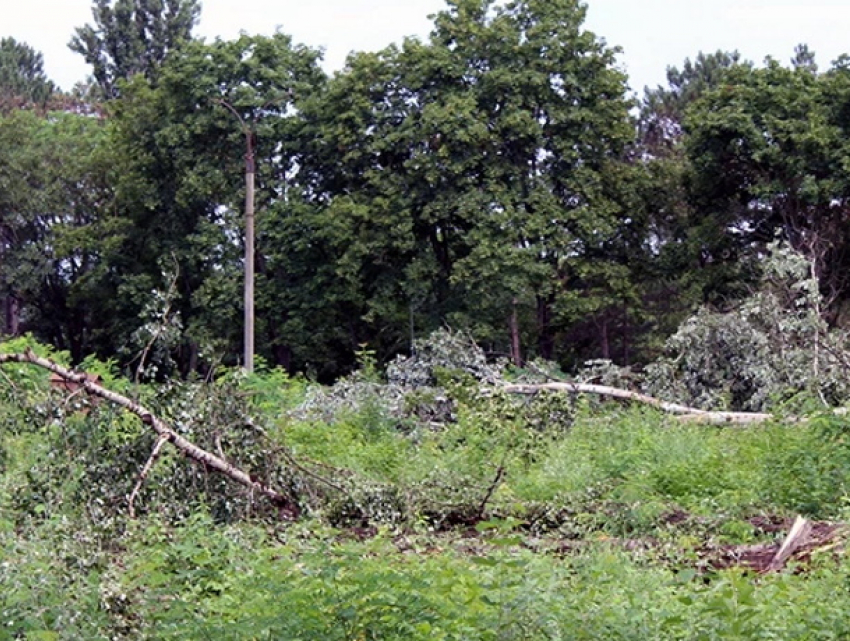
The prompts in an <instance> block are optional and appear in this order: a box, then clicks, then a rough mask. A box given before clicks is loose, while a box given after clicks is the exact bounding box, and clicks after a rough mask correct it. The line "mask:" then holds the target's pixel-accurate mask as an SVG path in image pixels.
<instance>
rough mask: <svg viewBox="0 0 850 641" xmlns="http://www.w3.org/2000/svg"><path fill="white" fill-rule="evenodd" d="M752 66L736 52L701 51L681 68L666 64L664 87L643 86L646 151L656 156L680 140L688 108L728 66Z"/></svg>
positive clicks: (719, 80) (719, 79)
mask: <svg viewBox="0 0 850 641" xmlns="http://www.w3.org/2000/svg"><path fill="white" fill-rule="evenodd" d="M737 66H744V67H752V64H751V63H749V62H742V61H741V54H740V53H738V52H737V51H720V50H718V51H716V52H715V53H710V54H705V53H703V52H700V53H699V54H697V56H696V57H695V58H694V60H693V61H691V59H690V58H686V59H685V62H684V64H683V65H682V68H681V69H679V68H678V67H672V66H671V67H667V86H666V87H664V86H660V85H659V86H658V87H656V88H655V89H650V88H649V87H646V88H645V89H644V99H643V104H642V105H641V114H640V135H641V140H642V142H643V144H644V145H645V147H646V148H647V150H648V151H649V152H650V153H652V154H653V155H658V154H659V153H660V152H661V151H662V149H665V148H666V149H667V150H668V151H669V149H670V148H671V147H672V146H674V145H675V143H677V142H678V141H680V139H681V136H682V123H683V121H684V117H685V112H686V111H687V109H688V107H689V106H690V105H691V104H693V103H694V101H696V100H697V99H698V98H699V97H700V96H701V95H702V94H703V93H705V92H706V91H708V90H711V89H715V88H717V87H718V86H720V85H721V84H722V83H723V82H724V79H725V78H726V77H727V75H728V72H729V70H730V69H733V68H735V67H737Z"/></svg>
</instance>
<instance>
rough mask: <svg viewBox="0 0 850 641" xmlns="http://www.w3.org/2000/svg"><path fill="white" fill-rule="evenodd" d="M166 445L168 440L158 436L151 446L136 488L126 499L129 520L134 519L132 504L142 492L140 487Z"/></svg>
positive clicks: (134, 512)
mask: <svg viewBox="0 0 850 641" xmlns="http://www.w3.org/2000/svg"><path fill="white" fill-rule="evenodd" d="M166 443H168V438H167V437H165V436H160V437H159V438H158V439H157V441H156V444H155V445H154V446H153V450H151V455H150V457H149V458H148V460H147V463H145V466H144V467H143V468H142V471H141V472H140V473H139V480H138V481H137V482H136V486H135V487H134V488H133V491H132V492H130V497H129V498H128V499H127V511H128V512H129V513H130V518H131V519H134V518H136V511H135V510H134V509H133V504H134V503H135V501H136V497H137V496H138V495H139V492H140V491H141V490H142V485H144V482H145V481H146V480H147V478H148V474H150V472H151V468H152V467H153V465H154V463H156V460H157V459H158V458H159V452H160V450H162V446H163V445H165V444H166Z"/></svg>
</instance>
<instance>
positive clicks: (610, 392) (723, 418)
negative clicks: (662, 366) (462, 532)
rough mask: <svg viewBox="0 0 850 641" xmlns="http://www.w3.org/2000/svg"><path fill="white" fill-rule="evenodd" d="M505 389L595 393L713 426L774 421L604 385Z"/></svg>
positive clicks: (765, 416) (508, 388) (510, 389)
mask: <svg viewBox="0 0 850 641" xmlns="http://www.w3.org/2000/svg"><path fill="white" fill-rule="evenodd" d="M504 390H505V391H506V392H508V393H512V394H537V393H539V392H544V391H550V392H567V393H570V394H598V395H600V396H610V397H612V398H619V399H622V400H626V401H637V402H638V403H644V404H645V405H651V406H652V407H657V408H658V409H660V410H662V411H664V412H668V413H670V414H678V415H680V418H681V419H682V420H688V421H694V422H698V423H710V424H713V425H721V424H725V423H729V424H749V423H763V422H765V421H769V420H771V419H772V418H773V415H772V414H763V413H758V412H709V411H707V410H700V409H697V408H695V407H688V406H687V405H679V404H677V403H668V402H667V401H662V400H660V399H657V398H653V397H652V396H647V395H646V394H641V393H640V392H632V391H630V390H623V389H618V388H616V387H608V386H606V385H590V384H587V383H543V384H541V385H506V386H505V387H504Z"/></svg>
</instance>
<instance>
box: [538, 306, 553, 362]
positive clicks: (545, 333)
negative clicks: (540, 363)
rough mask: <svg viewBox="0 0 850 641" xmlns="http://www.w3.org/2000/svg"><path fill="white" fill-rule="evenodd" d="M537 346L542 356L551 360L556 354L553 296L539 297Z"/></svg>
mask: <svg viewBox="0 0 850 641" xmlns="http://www.w3.org/2000/svg"><path fill="white" fill-rule="evenodd" d="M537 347H538V350H539V352H540V358H542V359H544V360H547V361H551V360H553V357H554V355H555V338H554V336H553V335H552V296H551V295H550V296H546V297H543V296H538V297H537Z"/></svg>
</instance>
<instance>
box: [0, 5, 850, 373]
mask: <svg viewBox="0 0 850 641" xmlns="http://www.w3.org/2000/svg"><path fill="white" fill-rule="evenodd" d="M199 11H200V8H199V4H198V3H197V2H192V1H188V0H183V1H180V2H176V1H175V2H168V3H164V4H163V3H141V2H131V1H129V0H121V1H119V2H116V3H115V4H114V7H111V6H110V3H108V2H97V3H95V12H94V18H95V20H94V24H92V25H86V26H84V27H81V28H79V29H78V30H77V33H76V35H74V37H73V39H72V41H71V45H70V46H71V48H72V49H73V50H74V51H77V52H79V53H80V54H82V55H84V56H85V59H86V60H87V61H88V62H89V63H90V64H91V67H92V75H91V77H90V79H89V81H88V82H86V83H81V84H79V85H78V86H76V87H75V88H74V89H73V90H72V91H70V92H60V91H59V90H58V89H57V88H56V87H55V85H54V84H53V83H52V82H51V81H50V79H48V78H47V77H46V76H45V74H44V72H43V70H42V59H41V56H40V54H39V53H38V52H35V51H33V50H32V49H31V48H30V47H28V46H27V45H26V44H25V43H20V42H17V41H15V40H14V39H12V38H5V39H4V40H3V42H2V47H0V54H2V62H0V69H2V76H0V92H2V114H3V116H2V120H0V140H2V144H0V150H1V151H0V175H2V184H3V190H2V195H0V198H2V203H0V216H2V217H0V253H2V262H0V265H2V267H1V268H0V296H2V301H3V307H4V311H5V314H4V327H3V328H2V329H3V330H4V332H5V334H7V335H11V336H16V335H21V334H23V333H27V332H30V333H32V334H33V335H34V336H36V337H38V338H39V339H41V340H43V341H45V342H47V343H49V344H51V345H53V346H55V347H57V348H59V349H63V350H68V351H69V352H70V354H71V358H72V360H73V361H74V362H80V361H81V360H82V359H83V358H84V357H85V356H87V355H89V354H96V355H98V356H99V357H101V358H104V359H106V358H114V359H116V360H117V361H118V362H119V363H121V364H122V365H128V364H129V363H131V362H132V360H133V358H135V357H137V356H138V354H139V352H140V351H141V350H142V349H143V348H144V347H145V346H146V345H147V344H148V343H149V342H150V341H151V340H152V339H153V343H154V344H153V346H152V348H151V351H152V352H153V353H152V354H151V358H152V362H153V363H154V364H155V365H156V366H157V367H158V368H159V370H158V371H159V375H160V376H162V375H167V374H170V373H172V372H178V371H179V372H180V373H181V374H183V375H186V374H188V373H189V372H200V373H206V372H208V371H209V370H210V369H211V368H213V367H215V366H216V365H217V364H222V363H223V364H225V365H233V364H236V363H238V362H240V360H241V344H242V332H241V327H242V268H243V264H244V263H243V256H244V251H243V246H242V243H243V240H242V238H243V234H242V225H243V203H244V200H245V193H244V192H245V183H244V169H243V165H244V160H243V156H244V155H245V151H246V144H245V142H246V135H247V136H248V137H250V139H251V141H252V148H253V151H254V154H255V157H256V172H257V173H256V184H257V195H256V200H257V203H256V210H257V217H256V220H257V225H258V229H257V240H256V248H257V249H256V257H255V261H254V262H255V269H256V274H257V282H256V287H257V290H256V301H257V302H256V305H257V311H256V314H257V339H256V340H257V345H256V350H257V354H258V355H259V356H261V357H262V359H264V360H265V362H266V363H268V364H270V365H280V366H283V367H284V368H285V369H287V371H289V372H291V373H295V372H305V373H307V374H308V375H310V376H313V377H316V378H318V379H319V380H322V381H330V380H333V379H335V378H336V377H338V376H340V375H341V374H344V373H347V372H349V371H350V370H351V369H352V367H353V366H354V363H355V353H356V352H357V351H358V350H359V349H361V346H364V345H365V346H368V348H369V349H374V350H375V351H376V353H377V355H378V358H379V360H380V361H382V362H385V361H387V360H389V359H390V358H391V357H393V356H394V355H396V354H399V353H409V350H410V349H411V346H412V342H413V340H415V339H417V338H422V337H425V336H427V335H428V334H430V333H431V332H432V331H434V330H435V329H438V328H440V327H445V326H449V327H452V328H455V329H463V330H466V331H469V332H470V333H471V335H472V336H473V337H474V338H475V339H476V340H477V341H478V342H479V343H480V344H481V345H483V346H485V348H486V350H487V351H488V352H489V353H490V354H492V355H494V356H500V355H504V356H507V357H509V358H510V359H511V360H512V361H513V362H514V363H515V364H517V365H521V364H523V363H525V362H527V361H529V360H533V359H534V358H535V357H541V358H544V359H547V360H554V361H557V362H559V363H560V364H561V365H562V366H563V367H564V368H565V369H566V370H567V371H574V370H575V369H576V367H578V366H580V365H581V364H582V363H583V362H585V361H587V360H591V359H607V360H611V361H613V362H615V363H617V364H620V365H643V364H646V363H648V362H650V361H651V360H653V359H654V358H656V357H657V356H658V355H659V354H660V352H661V348H662V346H663V343H664V341H665V339H666V338H667V337H668V336H669V335H670V334H672V333H673V332H674V331H675V329H676V327H677V326H678V325H679V323H680V322H682V321H683V320H684V319H685V318H686V317H687V316H688V315H690V314H691V313H693V312H694V311H695V310H696V309H698V308H699V307H700V306H708V307H709V308H710V309H713V310H716V311H727V310H728V309H730V308H732V307H733V306H734V305H735V304H736V302H737V301H738V300H739V299H740V298H741V297H742V296H746V295H748V294H749V293H751V291H752V289H753V287H754V286H755V285H756V284H757V283H758V282H759V278H760V274H761V267H760V265H761V261H762V259H763V257H764V256H765V253H766V251H767V245H768V243H770V242H771V241H773V240H775V239H777V238H779V239H782V240H784V241H786V242H787V243H789V244H790V246H791V247H792V248H793V249H794V250H795V251H797V252H799V253H801V254H802V255H803V256H804V257H806V258H807V259H809V260H810V261H811V263H812V266H813V267H812V268H813V270H814V276H815V277H816V278H817V280H818V284H819V287H820V291H821V292H822V294H823V295H824V299H825V306H824V309H823V317H824V319H825V320H826V321H827V322H828V323H829V324H830V325H833V326H838V325H842V323H843V322H844V320H845V319H844V315H843V312H844V309H845V303H846V301H847V300H848V296H850V290H849V289H848V288H850V283H849V282H848V280H847V277H846V274H847V273H848V269H847V268H848V265H847V264H846V261H847V260H848V258H847V252H846V250H845V249H846V248H845V247H844V246H843V242H844V241H843V240H842V239H843V238H844V237H845V236H848V234H847V233H846V230H845V226H846V224H847V223H846V216H845V211H846V207H847V198H848V190H850V184H848V181H847V180H846V176H845V175H846V171H845V169H846V164H847V162H848V161H847V158H848V151H847V143H846V140H847V135H846V132H847V129H848V127H850V110H848V105H850V70H848V60H847V59H844V58H842V59H839V60H837V61H836V62H834V63H833V65H832V66H831V67H830V68H829V69H827V70H821V69H819V67H818V65H817V64H816V63H815V60H814V55H813V54H812V53H811V52H810V51H809V50H808V49H807V48H806V47H805V46H800V47H799V48H798V50H797V51H796V52H795V55H794V57H793V60H791V62H790V64H783V63H782V62H780V61H771V60H769V61H767V63H766V64H765V65H763V66H757V65H754V64H752V63H750V62H748V61H744V60H741V59H740V56H739V55H738V54H737V53H735V52H717V53H711V54H702V53H700V54H698V55H697V56H696V57H695V58H694V59H693V60H687V61H685V62H684V64H683V65H682V66H681V68H679V67H670V69H669V71H668V79H669V82H668V84H667V86H661V87H657V88H654V89H649V88H648V89H647V90H646V91H645V94H644V97H643V98H642V99H641V100H639V101H638V100H634V99H632V98H630V93H629V91H628V88H627V82H628V78H626V77H625V76H624V75H623V73H621V72H620V71H619V70H618V68H617V66H616V64H615V52H616V50H615V49H614V48H612V47H609V46H608V45H606V43H605V41H604V39H602V38H601V37H600V36H597V35H595V34H593V33H590V32H588V31H586V30H585V29H584V28H583V26H582V24H583V20H584V17H585V11H586V8H585V7H584V6H583V5H582V4H581V3H578V2H575V1H573V0H559V1H557V2H534V1H531V0H528V1H519V2H512V3H508V4H506V5H504V6H502V5H497V4H496V3H493V2H487V1H484V0H457V1H452V2H450V3H449V4H448V6H447V8H446V10H445V11H443V12H442V13H440V14H438V15H437V16H436V17H435V18H434V27H433V32H432V33H431V36H430V38H429V39H428V40H427V41H425V42H423V41H419V40H414V39H410V40H406V41H405V42H403V43H402V44H400V45H398V46H391V47H389V48H387V49H385V50H383V51H378V52H364V53H355V54H352V55H351V56H350V58H349V59H348V62H347V64H346V66H345V68H344V69H343V70H342V71H340V72H338V73H336V74H334V75H333V76H332V77H328V76H327V75H326V74H325V73H324V72H323V71H322V70H321V68H320V67H319V62H320V56H321V53H320V51H319V50H318V49H313V48H310V46H308V45H301V44H297V43H294V42H293V41H292V40H291V39H290V38H289V37H287V36H286V35H284V34H283V33H279V34H276V35H274V36H272V37H259V36H257V37H252V36H247V35H245V36H242V37H240V38H239V39H237V40H234V41H215V42H211V43H207V42H203V41H200V40H197V39H194V38H193V37H192V30H193V27H194V25H195V23H196V21H197V19H198V16H199Z"/></svg>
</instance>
